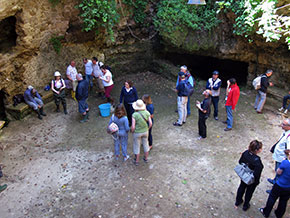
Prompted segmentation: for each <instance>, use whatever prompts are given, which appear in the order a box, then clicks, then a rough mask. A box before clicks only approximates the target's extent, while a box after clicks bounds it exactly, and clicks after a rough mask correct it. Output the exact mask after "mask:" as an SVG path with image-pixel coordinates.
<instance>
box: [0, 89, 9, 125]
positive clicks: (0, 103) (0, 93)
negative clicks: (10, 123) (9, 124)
mask: <svg viewBox="0 0 290 218" xmlns="http://www.w3.org/2000/svg"><path fill="white" fill-rule="evenodd" d="M5 97H6V93H5V91H4V90H3V89H1V90H0V120H4V121H7V116H6V112H5V106H4V105H5V104H4V103H5Z"/></svg>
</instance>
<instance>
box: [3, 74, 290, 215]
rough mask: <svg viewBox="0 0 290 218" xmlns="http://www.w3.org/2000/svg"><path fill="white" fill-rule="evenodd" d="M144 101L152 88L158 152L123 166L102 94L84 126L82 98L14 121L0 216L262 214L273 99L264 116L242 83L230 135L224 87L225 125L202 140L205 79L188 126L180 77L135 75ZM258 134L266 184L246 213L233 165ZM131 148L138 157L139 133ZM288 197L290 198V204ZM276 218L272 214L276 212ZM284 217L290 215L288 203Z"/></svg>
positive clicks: (6, 137) (7, 140) (273, 131)
mask: <svg viewBox="0 0 290 218" xmlns="http://www.w3.org/2000/svg"><path fill="white" fill-rule="evenodd" d="M128 77H129V78H131V79H132V80H133V81H134V82H135V87H136V88H137V90H138V94H139V96H140V97H141V96H142V95H143V94H145V93H148V94H150V95H151V96H152V99H153V103H154V106H155V117H154V121H155V124H154V127H153V137H154V145H153V146H154V149H153V150H152V151H151V152H150V156H149V163H148V164H146V163H144V162H140V165H139V166H135V165H133V163H132V158H130V159H129V160H128V161H126V162H123V161H122V160H115V159H114V158H113V157H112V156H113V140H112V138H111V136H110V135H108V134H107V133H106V131H105V128H106V126H107V123H108V121H109V117H107V118H103V117H100V115H99V112H98V109H97V106H98V105H99V104H101V103H102V100H101V99H100V98H98V97H97V95H96V94H95V92H91V93H90V98H89V101H88V103H89V106H90V108H91V115H90V120H89V122H87V123H84V124H81V123H79V120H80V119H81V117H80V115H79V113H78V112H77V104H76V103H75V102H74V101H73V100H72V99H71V98H67V101H68V108H69V114H68V115H64V114H63V113H56V112H54V110H55V106H54V103H50V104H47V105H46V106H45V109H46V112H47V114H48V116H46V117H45V118H44V119H43V120H42V121H41V120H38V119H37V117H36V115H35V114H31V115H30V116H28V117H27V118H25V119H24V120H22V121H13V122H10V124H9V126H8V127H7V128H4V129H3V131H2V133H1V138H0V143H1V147H2V148H3V149H4V150H3V151H0V163H1V164H3V165H4V168H3V173H4V177H3V178H1V179H0V184H4V183H6V184H8V188H7V189H6V190H5V191H4V192H2V193H0V217H1V218H11V217H17V218H18V217H25V218H29V217H85V218H87V217H88V218H91V217H153V218H161V217H164V218H166V217H202V218H203V217H225V218H231V217H232V218H236V217H262V216H261V215H260V213H259V211H258V208H259V207H262V206H264V205H265V203H266V200H267V196H268V195H267V193H266V192H265V191H266V190H267V189H270V188H271V186H270V184H269V183H268V182H267V178H268V177H271V178H272V177H273V176H274V170H273V168H274V163H273V160H272V156H271V153H270V152H269V149H270V147H271V146H272V145H273V144H274V143H275V142H276V141H277V139H278V138H279V136H280V134H281V132H282V129H281V127H279V126H278V125H279V123H280V122H281V120H282V118H283V117H282V116H281V114H279V113H277V108H279V107H280V103H279V104H278V102H275V101H271V100H270V99H268V101H267V103H266V105H265V111H264V112H265V113H264V114H262V115H260V114H256V113H255V111H254V109H253V102H254V98H255V92H254V91H253V90H248V89H246V88H244V87H241V97H240V100H239V103H238V105H237V111H236V112H235V113H234V128H233V130H232V131H230V132H225V131H224V130H223V129H224V128H225V125H224V124H223V123H222V122H221V121H223V120H224V119H225V108H224V101H223V100H222V99H223V97H224V95H225V90H224V89H223V90H222V96H223V97H221V100H220V105H219V108H220V112H219V118H220V120H219V121H215V120H214V119H213V117H212V116H211V117H210V118H209V119H208V120H207V127H208V138H207V139H205V140H202V141H199V140H197V137H198V133H197V114H198V113H197V109H196V108H195V106H194V105H195V104H194V102H195V100H202V95H201V92H202V89H203V87H204V86H205V82H204V81H200V82H199V83H198V86H197V89H196V91H195V93H194V95H193V96H192V97H191V102H192V104H191V110H192V115H191V116H190V117H188V119H187V122H186V124H185V125H184V126H182V127H175V126H173V125H172V123H173V122H174V121H176V119H177V113H175V112H174V111H175V109H176V94H175V93H174V91H172V87H174V84H175V83H174V81H168V80H165V79H163V78H162V77H161V76H159V75H155V74H151V73H148V72H147V73H143V74H138V75H130V76H128ZM123 82H124V81H123V80H120V79H116V81H115V84H116V86H115V88H114V90H113V95H114V96H115V97H116V99H117V100H118V99H119V97H118V96H119V93H120V89H121V86H122V85H123ZM253 139H259V140H262V141H263V144H264V150H263V152H262V153H261V155H260V156H261V158H262V161H263V164H264V170H263V173H262V177H261V183H260V185H259V186H258V187H257V189H256V191H255V193H254V196H253V198H252V201H251V208H250V209H249V210H248V211H247V212H244V211H243V210H242V209H241V208H238V209H237V210H236V209H234V201H235V193H236V190H237V188H238V185H239V181H240V180H239V179H238V177H237V176H236V174H235V172H234V170H233V168H234V167H235V165H236V164H237V161H238V159H239V157H240V155H241V153H242V152H243V151H244V150H245V149H247V147H248V144H249V142H250V141H251V140H253ZM128 152H129V154H130V156H131V157H132V155H133V154H132V136H131V134H130V136H129V145H128ZM289 203H290V202H289ZM270 217H274V214H273V212H272V214H271V216H270ZM285 217H287V218H290V207H289V205H288V209H287V212H286V215H285Z"/></svg>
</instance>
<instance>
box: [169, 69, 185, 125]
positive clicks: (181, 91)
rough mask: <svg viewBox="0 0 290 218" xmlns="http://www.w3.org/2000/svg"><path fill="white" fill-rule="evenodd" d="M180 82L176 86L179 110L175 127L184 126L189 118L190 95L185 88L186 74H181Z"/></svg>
mask: <svg viewBox="0 0 290 218" xmlns="http://www.w3.org/2000/svg"><path fill="white" fill-rule="evenodd" d="M179 77H180V79H181V80H180V82H179V83H178V85H177V86H176V92H177V108H178V117H179V118H178V120H177V122H174V123H173V125H174V126H182V125H183V124H184V123H185V122H186V116H187V108H186V105H187V100H188V93H187V91H186V88H185V74H184V73H183V72H180V73H179Z"/></svg>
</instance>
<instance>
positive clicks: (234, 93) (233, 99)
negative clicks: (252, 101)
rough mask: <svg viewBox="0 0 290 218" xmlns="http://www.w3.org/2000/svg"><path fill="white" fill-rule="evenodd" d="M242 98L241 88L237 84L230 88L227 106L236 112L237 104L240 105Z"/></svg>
mask: <svg viewBox="0 0 290 218" xmlns="http://www.w3.org/2000/svg"><path fill="white" fill-rule="evenodd" d="M239 97H240V88H239V86H238V85H237V84H233V85H231V86H230V91H229V94H228V98H227V102H226V106H232V110H235V107H236V104H237V103H238V100H239Z"/></svg>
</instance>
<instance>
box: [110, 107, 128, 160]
mask: <svg viewBox="0 0 290 218" xmlns="http://www.w3.org/2000/svg"><path fill="white" fill-rule="evenodd" d="M113 122H114V123H115V124H116V125H117V126H118V131H117V133H116V136H115V137H114V148H115V149H114V154H115V158H116V160H118V158H119V155H120V146H121V148H122V155H123V157H124V161H126V160H128V158H129V155H128V154H127V145H128V132H129V130H130V127H129V121H128V118H127V116H126V110H125V107H124V105H123V104H118V105H117V106H116V108H115V113H114V114H113V115H112V117H111V119H110V122H109V125H110V124H111V123H113Z"/></svg>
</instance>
